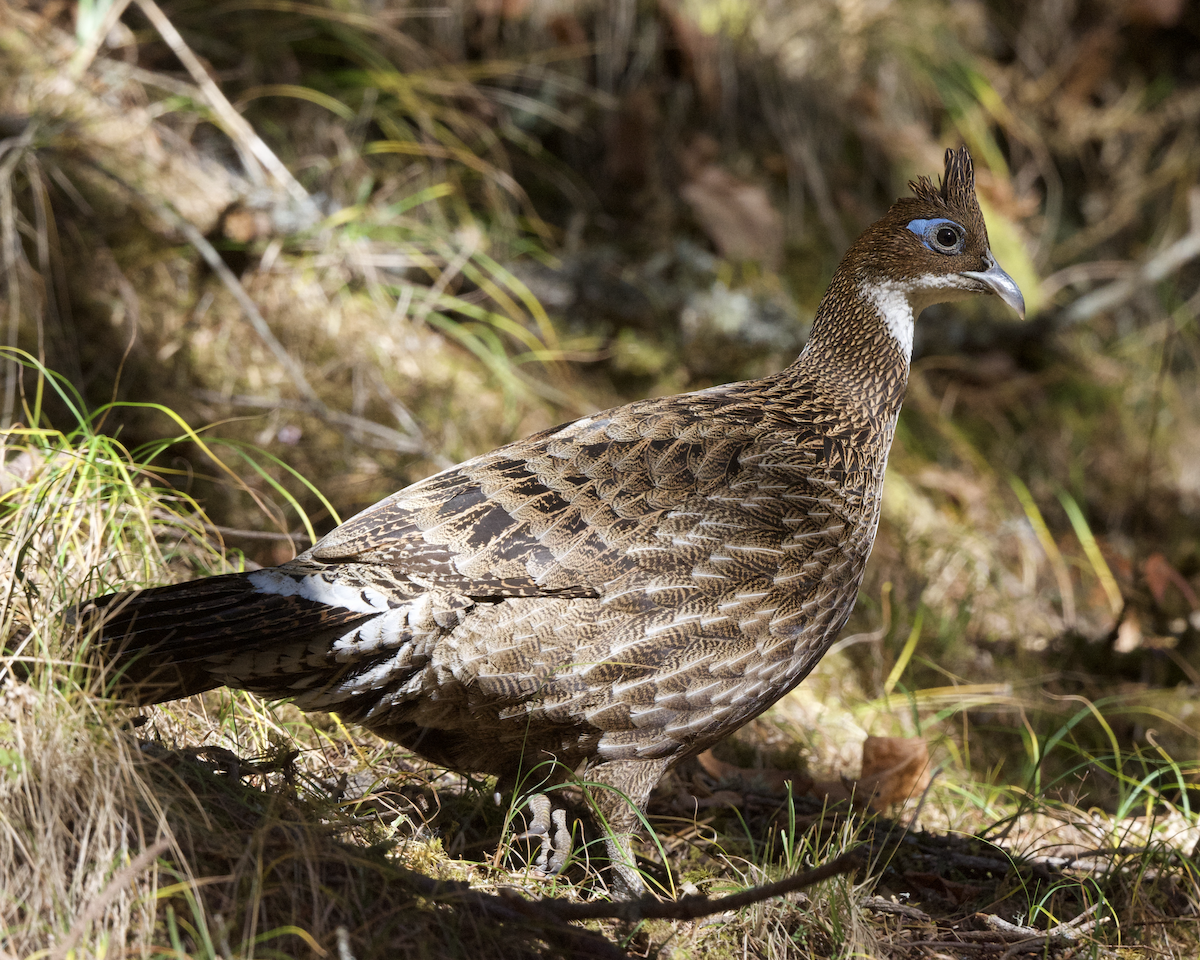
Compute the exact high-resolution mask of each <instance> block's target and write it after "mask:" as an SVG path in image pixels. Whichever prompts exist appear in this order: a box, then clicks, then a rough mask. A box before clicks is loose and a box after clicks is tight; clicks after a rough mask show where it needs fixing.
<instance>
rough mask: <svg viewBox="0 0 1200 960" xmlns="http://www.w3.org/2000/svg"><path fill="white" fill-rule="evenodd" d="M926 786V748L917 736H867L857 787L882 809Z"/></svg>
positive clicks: (927, 758) (927, 780)
mask: <svg viewBox="0 0 1200 960" xmlns="http://www.w3.org/2000/svg"><path fill="white" fill-rule="evenodd" d="M927 786H929V747H928V745H927V744H926V743H925V741H924V740H922V739H920V738H919V737H867V739H866V740H865V741H863V763H862V777H861V778H860V779H859V781H858V789H859V791H861V792H862V793H864V794H866V795H869V796H870V797H871V806H872V807H873V808H874V809H876V810H882V809H884V808H885V807H888V806H891V805H892V804H893V803H901V802H903V801H904V800H907V799H908V798H909V797H911V796H913V795H914V794H918V793H920V792H921V791H922V790H924V789H925V788H926V787H927Z"/></svg>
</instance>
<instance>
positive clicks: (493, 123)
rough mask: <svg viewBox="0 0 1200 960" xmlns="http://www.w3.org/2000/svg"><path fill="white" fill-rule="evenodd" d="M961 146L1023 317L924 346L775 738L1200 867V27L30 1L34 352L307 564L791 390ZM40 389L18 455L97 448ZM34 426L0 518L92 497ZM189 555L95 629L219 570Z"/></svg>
mask: <svg viewBox="0 0 1200 960" xmlns="http://www.w3.org/2000/svg"><path fill="white" fill-rule="evenodd" d="M959 143H965V144H966V145H967V146H968V147H969V148H970V150H971V151H972V153H973V155H974V157H975V162H976V169H977V173H978V181H979V183H978V186H979V193H980V199H981V202H982V204H983V205H984V211H985V215H986V217H987V220H988V225H989V231H990V233H991V238H992V246H993V249H994V250H995V252H996V254H997V257H998V259H999V260H1000V262H1001V263H1002V264H1003V265H1004V266H1005V267H1006V269H1007V270H1008V271H1009V272H1010V273H1011V274H1012V275H1013V276H1014V277H1015V278H1016V279H1017V281H1018V283H1019V284H1020V285H1021V287H1022V289H1023V291H1024V293H1025V297H1026V301H1027V303H1028V305H1029V308H1030V309H1029V314H1030V318H1029V320H1028V321H1027V322H1026V323H1024V324H1020V323H1017V322H1015V321H1013V320H1012V319H1011V318H1010V317H1008V316H1006V315H1005V312H1004V310H1003V308H1002V306H1001V305H1000V304H998V303H994V302H984V301H978V302H974V301H973V302H968V303H964V304H954V305H951V306H942V307H935V308H931V309H930V310H928V311H926V313H925V314H924V315H923V316H922V318H921V320H920V322H919V324H918V331H917V344H916V352H915V356H914V361H913V371H912V380H911V384H910V388H909V393H908V398H907V401H906V404H905V408H904V411H903V414H902V416H901V422H900V428H899V431H898V436H897V442H896V447H895V449H894V451H893V455H892V461H891V470H890V472H889V477H888V484H887V491H886V497H885V505H884V522H883V524H882V527H881V530H880V535H879V540H878V543H877V546H876V549H875V554H874V556H873V557H872V560H871V566H870V569H869V572H868V576H867V579H866V582H865V584H864V588H863V593H862V598H861V601H860V604H859V608H858V611H857V612H856V614H855V619H854V620H853V621H852V624H851V627H850V628H848V630H847V635H848V639H847V640H846V641H845V642H844V643H843V644H842V645H841V648H840V649H839V650H838V652H836V653H835V654H832V655H831V657H830V658H829V662H828V663H827V665H826V667H825V668H824V669H823V670H821V671H820V672H819V673H818V674H817V675H815V676H814V678H813V680H811V681H810V682H809V683H807V684H806V685H805V687H804V688H802V690H801V692H800V693H799V694H797V695H796V696H794V697H791V698H788V700H786V701H784V703H783V704H781V706H780V708H779V709H778V710H777V711H776V712H775V713H774V714H773V719H772V720H771V721H770V723H769V724H766V725H760V727H761V729H759V731H758V733H757V734H755V733H754V732H753V731H751V733H750V734H749V735H748V739H747V741H746V744H745V745H744V749H745V750H747V751H750V752H751V753H754V754H755V756H756V757H758V761H756V762H762V756H763V755H764V750H765V751H766V752H767V753H769V752H770V751H769V750H767V746H770V745H771V744H775V743H777V742H778V737H776V736H775V733H773V731H774V732H777V731H778V730H779V729H786V730H787V731H788V736H789V743H790V742H792V741H794V740H797V739H798V740H800V741H801V742H802V744H803V746H802V748H801V749H800V753H802V754H803V755H804V756H805V757H807V759H808V762H810V763H812V764H814V765H816V766H817V767H821V768H822V769H831V770H840V769H843V768H844V767H845V766H846V765H847V764H850V763H852V762H853V761H852V760H851V759H849V758H850V757H852V755H853V751H852V750H851V749H850V748H849V747H848V746H847V744H850V746H853V747H855V748H856V747H857V744H858V743H859V742H861V739H862V737H863V736H864V735H865V734H866V733H869V732H876V731H878V732H896V733H903V734H906V735H914V734H921V735H924V736H925V737H927V738H929V739H930V740H931V742H934V743H935V744H936V748H935V753H936V754H937V757H938V759H939V760H940V761H944V762H945V763H946V764H949V765H950V767H951V768H952V769H953V770H955V771H956V772H955V774H954V776H955V777H961V778H963V779H964V780H974V781H975V782H977V783H981V784H993V785H1003V786H1004V787H1005V788H1009V787H1017V788H1019V790H1018V793H1020V791H1029V792H1030V793H1031V794H1034V795H1036V796H1038V797H1039V798H1049V799H1050V800H1052V801H1053V802H1055V803H1060V804H1063V805H1065V806H1068V807H1070V808H1071V809H1072V810H1086V809H1088V808H1090V807H1093V806H1094V807H1095V808H1097V809H1102V810H1105V811H1108V812H1109V813H1111V812H1112V811H1114V810H1116V809H1118V808H1120V807H1121V805H1122V804H1123V803H1126V802H1127V801H1128V799H1129V797H1130V795H1131V794H1130V790H1129V785H1130V784H1131V783H1143V782H1145V783H1151V784H1153V785H1155V790H1156V791H1157V790H1158V788H1159V787H1162V790H1161V791H1159V792H1155V793H1154V794H1153V801H1152V804H1151V805H1152V806H1153V804H1157V803H1165V804H1167V807H1168V808H1169V809H1170V810H1171V811H1183V820H1182V823H1183V827H1182V829H1183V831H1184V832H1183V834H1181V837H1183V839H1178V846H1179V848H1180V849H1183V848H1185V847H1186V848H1187V849H1188V850H1191V849H1192V848H1193V846H1196V847H1197V848H1198V849H1200V832H1198V830H1197V827H1196V820H1195V816H1194V813H1193V812H1192V806H1191V805H1192V804H1194V803H1195V802H1196V801H1197V799H1200V791H1198V788H1197V784H1198V783H1200V775H1198V772H1197V771H1198V769H1200V766H1198V765H1200V719H1198V716H1200V715H1198V714H1197V707H1198V706H1200V599H1198V593H1200V328H1198V325H1197V318H1198V316H1200V7H1198V6H1197V5H1196V4H1187V3H1185V2H1184V0H1027V2H1017V3H999V2H990V3H989V2H981V0H903V2H901V0H449V2H447V3H437V4H426V3H424V2H420V3H418V2H416V0H413V2H411V3H410V2H404V0H317V2H293V0H228V2H219V3H213V2H198V0H160V2H159V3H158V4H155V3H153V2H150V0H145V2H142V0H134V2H132V3H124V2H110V0H88V2H80V3H78V4H76V3H67V2H61V0H46V2H33V0H28V2H11V0H10V2H4V3H0V254H2V268H3V280H2V282H3V286H4V292H5V299H4V301H3V304H2V305H0V306H2V307H3V316H2V317H0V328H2V329H3V331H4V334H3V335H4V338H5V342H6V344H7V345H8V346H9V347H14V348H20V349H22V350H24V351H26V352H27V353H28V354H29V355H31V356H33V357H36V358H37V359H38V360H39V361H41V362H42V363H44V365H45V366H46V367H47V368H49V369H50V370H53V371H57V372H58V373H59V374H61V375H62V377H63V378H64V379H65V381H66V382H67V383H69V384H70V385H72V387H73V388H74V390H76V391H78V394H79V395H80V397H81V398H82V401H83V402H84V403H85V404H86V405H87V406H88V407H89V408H90V409H92V410H100V411H102V416H99V417H98V418H96V419H94V420H93V426H94V427H95V428H96V429H97V430H99V431H101V432H103V433H105V434H108V435H109V436H113V437H117V438H118V439H119V441H120V443H121V444H123V445H124V447H125V448H126V449H128V450H140V451H142V452H143V453H145V452H146V451H149V455H148V456H149V460H150V463H151V465H152V467H153V470H154V471H155V476H156V478H158V479H160V480H162V481H163V482H169V483H170V485H171V486H172V487H173V489H175V490H176V491H178V492H179V494H180V495H182V496H185V497H191V498H195V500H197V501H199V502H200V503H201V504H202V505H203V507H204V509H205V511H206V513H207V517H208V519H209V521H211V523H210V525H209V527H208V528H207V529H208V536H209V537H210V538H214V539H216V540H218V541H220V542H222V543H224V544H225V545H227V546H228V547H230V548H231V549H232V550H233V551H234V553H235V554H236V553H237V552H240V553H242V554H244V555H245V557H246V559H247V562H250V563H262V564H268V563H275V562H280V561H282V560H284V559H287V558H288V557H290V556H291V555H293V553H294V552H295V551H296V550H297V549H303V548H304V546H306V545H307V542H308V539H309V538H311V536H313V535H319V534H320V533H322V532H324V531H326V530H328V529H329V528H331V527H332V526H333V525H334V524H335V523H336V522H337V521H338V518H339V517H341V518H345V517H347V516H349V515H350V514H352V513H354V512H355V511H357V510H359V509H361V508H363V507H365V506H367V505H369V504H371V503H373V502H374V501H376V500H377V499H379V498H381V497H383V496H385V495H387V494H389V493H391V492H393V491H394V490H396V489H399V488H400V487H402V486H404V485H405V484H407V483H409V482H412V481H413V480H416V479H419V478H420V477H422V476H425V475H426V474H428V473H431V472H433V471H435V470H437V469H440V468H442V467H444V466H446V465H449V464H451V463H454V462H457V461H458V460H461V459H464V458H466V457H469V456H471V455H474V454H477V453H481V452H484V451H486V450H488V449H490V448H492V447H493V446H495V445H497V444H500V443H503V442H505V441H508V440H512V439H516V438H518V437H520V436H522V435H525V434H527V433H529V432H531V431H533V430H537V429H541V428H544V427H547V426H550V425H552V424H554V423H556V422H559V421H562V420H566V419H570V418H573V417H575V416H578V415H581V414H583V413H586V412H590V411H594V410H597V409H601V408H603V407H606V406H610V405H613V404H616V403H621V402H625V401H628V400H631V399H635V398H637V397H641V396H647V395H651V394H661V393H670V392H677V391H681V390H688V389H696V388H701V387H704V386H707V385H710V384H713V383H720V382H724V381H728V380H732V379H740V378H745V377H749V376H755V375H759V374H762V373H765V372H768V371H771V370H775V369H778V368H779V367H781V366H783V365H785V364H786V363H788V362H790V361H791V359H792V358H793V357H794V356H795V354H796V353H797V351H798V350H799V348H800V347H801V346H802V344H803V341H804V337H805V333H806V329H807V326H808V324H809V322H810V321H811V318H812V315H813V312H814V310H815V308H816V305H817V303H818V301H819V298H820V296H821V293H822V292H823V290H824V287H825V284H826V283H827V281H828V278H829V277H830V275H831V274H832V271H833V269H834V268H835V266H836V264H837V262H838V260H839V257H840V255H841V253H842V252H843V250H844V248H845V247H846V245H847V243H848V242H849V241H850V240H851V239H853V238H854V237H855V236H856V235H857V234H858V232H859V231H860V230H861V229H863V228H864V227H865V226H867V225H868V224H869V223H871V222H872V221H873V220H874V219H876V218H877V217H878V216H879V215H881V214H882V213H883V212H884V211H885V210H886V208H887V207H888V205H889V204H890V203H891V201H892V200H894V199H895V198H896V197H897V196H900V195H902V194H904V193H905V192H906V190H907V188H906V186H905V184H906V181H907V180H909V179H911V178H915V177H916V176H919V175H936V174H937V173H938V172H940V170H941V168H942V160H941V157H942V153H943V151H944V150H945V148H946V147H947V146H955V145H957V144H959ZM10 356H11V357H12V358H13V359H9V360H8V361H7V362H6V365H5V367H4V370H3V371H2V374H3V396H2V398H0V402H2V404H3V409H2V410H0V415H2V418H3V422H4V424H5V425H16V426H17V427H22V426H23V427H24V428H35V427H46V426H50V425H61V424H62V423H63V422H64V421H65V420H69V419H70V417H71V416H72V412H71V411H70V410H69V409H68V405H67V404H66V402H65V401H64V400H63V399H62V398H61V397H59V396H58V395H56V394H54V392H53V391H49V392H46V391H43V392H42V393H39V390H40V389H42V388H41V386H40V385H39V383H40V382H39V380H38V379H37V376H36V371H35V370H34V369H33V368H31V367H28V366H23V365H22V364H20V363H18V362H17V360H16V359H15V356H16V355H15V354H13V355H10ZM63 396H66V394H64V395H63ZM114 401H118V403H117V404H116V405H112V406H108V405H109V404H112V403H113V402H114ZM165 410H171V411H174V412H175V413H176V414H177V416H178V420H174V419H172V418H171V417H170V416H168V415H167V413H165V412H164V411H165ZM180 423H183V424H187V425H190V426H191V428H193V429H194V430H195V431H198V432H197V433H191V434H190V435H189V434H188V432H187V431H185V430H183V429H182V428H181V426H180ZM60 429H66V428H65V427H61V426H60ZM24 436H25V435H24V434H22V433H20V430H19V429H17V430H14V431H12V432H10V433H9V434H8V448H7V449H8V453H7V455H6V460H5V471H6V473H5V476H6V477H7V478H8V479H7V480H6V481H5V490H6V491H12V490H14V489H21V488H22V487H23V485H28V484H29V483H30V482H32V480H34V479H36V476H37V473H38V471H39V470H43V469H44V468H45V464H46V463H49V462H51V461H50V460H49V459H46V460H38V459H37V458H32V459H30V458H28V457H27V458H26V459H24V460H22V459H20V455H21V454H23V453H27V452H28V451H27V450H26V448H25V447H24V446H22V444H23V443H25V440H24V439H21V438H22V437H24ZM209 438H214V439H218V438H219V440H220V443H219V444H218V445H210V444H208V443H207V440H208V439H209ZM221 464H223V465H224V466H223V467H222V466H221ZM231 475H234V476H236V477H237V478H238V481H237V482H233V481H231V480H230V479H229V478H230V476H231ZM301 478H304V479H301ZM305 481H307V482H305ZM9 502H10V503H11V502H12V501H11V498H10V501H9ZM166 536H167V539H168V540H169V539H170V536H171V535H170V534H167V535H166ZM194 539H195V537H194V536H193V535H192V534H189V535H188V536H187V537H177V539H176V540H175V541H172V543H173V544H174V545H170V544H168V546H167V547H166V548H165V549H164V553H163V563H162V564H160V565H157V566H155V565H146V564H142V565H141V566H140V567H139V566H138V565H137V564H134V563H130V562H128V558H125V557H123V556H121V555H119V553H118V554H114V555H112V556H109V557H102V558H99V559H96V560H94V562H92V563H91V565H90V566H88V567H87V568H86V569H84V570H81V571H80V572H79V575H78V576H77V577H76V578H75V580H74V581H73V583H74V587H75V588H77V590H78V593H77V594H76V595H75V596H74V597H73V598H70V597H68V598H66V600H71V599H74V600H77V599H80V598H81V597H82V596H85V595H88V594H91V593H97V592H102V591H104V590H107V589H110V588H118V587H124V586H130V585H137V584H139V583H147V582H151V581H155V582H157V581H161V580H163V579H166V578H170V577H174V578H183V577H186V576H191V575H196V574H199V573H203V572H208V571H209V570H210V569H213V566H212V564H213V563H214V562H215V563H216V564H217V566H218V567H219V565H220V563H221V562H224V561H219V562H218V561H213V560H212V559H211V557H209V556H208V555H207V554H203V553H202V552H199V551H197V550H196V549H194V548H193V547H192V544H193V542H194ZM7 549H8V547H7V546H6V550H7ZM14 569H16V565H14ZM18 579H19V578H18ZM66 600H64V602H66ZM6 616H7V614H6ZM910 640H911V641H914V642H915V646H914V645H913V643H910V642H909V641H910ZM764 744H765V745H767V746H764ZM1050 747H1054V748H1055V749H1056V750H1057V752H1055V751H1054V750H1051V749H1050ZM784 752H785V753H789V755H790V756H791V757H792V760H793V761H794V760H795V754H796V749H795V748H794V747H790V746H789V747H787V748H786V749H785V750H784ZM1098 757H1103V758H1104V759H1102V760H1098V759H1097V758H1098ZM1164 784H1165V786H1164ZM979 806H981V807H987V806H988V804H987V803H986V802H982V801H981V802H980V804H979ZM1188 831H1190V833H1189V832H1188ZM1191 903H1192V907H1191V909H1192V911H1193V914H1194V911H1195V904H1196V898H1195V894H1194V892H1193V894H1192V901H1191Z"/></svg>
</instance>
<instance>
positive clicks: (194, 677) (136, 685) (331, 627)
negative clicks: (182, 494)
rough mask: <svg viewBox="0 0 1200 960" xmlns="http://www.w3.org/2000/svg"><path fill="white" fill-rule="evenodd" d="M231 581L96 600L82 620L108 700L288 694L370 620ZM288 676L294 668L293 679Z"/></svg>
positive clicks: (228, 577)
mask: <svg viewBox="0 0 1200 960" xmlns="http://www.w3.org/2000/svg"><path fill="white" fill-rule="evenodd" d="M251 577H252V574H244V573H231V574H225V575H222V576H216V577H207V578H204V579H202V580H190V581H187V582H185V583H177V584H173V585H171V586H165V587H153V588H150V589H147V590H137V591H133V592H130V593H113V594H109V595H107V596H103V597H96V598H95V599H93V600H89V601H88V602H87V603H84V604H82V605H81V606H80V607H79V608H78V609H77V611H76V621H77V623H78V624H79V626H80V627H81V628H82V631H81V635H82V636H84V637H86V638H87V639H86V642H87V654H88V655H87V657H86V658H85V659H86V660H87V662H88V663H89V664H90V665H91V666H92V667H93V668H95V669H98V670H99V671H100V672H101V675H102V679H103V684H104V688H105V690H106V692H107V693H108V694H109V695H111V696H114V697H117V698H119V699H122V700H128V701H130V702H132V703H136V704H139V705H144V704H151V703H161V702H162V701H164V700H174V699H177V698H179V697H186V696H189V695H190V694H193V693H201V692H202V691H204V690H211V689H213V688H214V687H219V686H222V685H229V686H234V687H242V688H245V689H249V690H257V691H259V692H265V693H267V694H268V695H271V694H274V695H275V696H286V695H287V682H288V679H289V678H288V676H287V675H288V674H289V673H292V675H293V677H294V671H295V669H296V668H297V667H298V666H299V665H300V664H302V663H303V664H305V665H306V666H308V667H309V668H310V669H311V668H313V667H315V668H316V669H317V671H318V672H319V671H320V668H321V667H322V666H325V664H320V663H313V662H312V660H313V658H318V659H321V658H323V654H324V653H325V652H326V651H328V648H329V645H330V643H332V641H333V640H334V639H335V638H336V637H338V636H340V635H342V634H344V633H345V632H346V631H347V630H351V629H353V627H354V626H355V625H356V624H357V623H359V622H361V621H362V620H364V619H365V617H364V615H363V614H362V613H356V612H354V611H351V610H346V609H342V608H339V607H333V606H330V605H328V604H324V603H319V602H317V601H315V600H311V599H307V598H305V597H302V596H298V595H290V596H287V595H282V594H280V593H272V592H267V591H264V590H262V589H260V588H259V587H258V586H256V584H255V583H254V581H253V580H252V579H251ZM289 667H290V668H291V669H290V670H289Z"/></svg>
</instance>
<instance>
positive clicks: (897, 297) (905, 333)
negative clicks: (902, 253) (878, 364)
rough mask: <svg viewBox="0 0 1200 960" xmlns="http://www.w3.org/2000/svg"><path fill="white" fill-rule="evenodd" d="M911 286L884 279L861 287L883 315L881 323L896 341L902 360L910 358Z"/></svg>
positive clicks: (911, 338)
mask: <svg viewBox="0 0 1200 960" xmlns="http://www.w3.org/2000/svg"><path fill="white" fill-rule="evenodd" d="M911 292H912V288H911V287H910V286H909V285H908V284H906V283H895V282H893V281H887V280H885V281H884V282H882V283H871V284H867V286H866V287H865V288H864V289H863V293H865V294H866V296H867V299H868V300H870V301H871V303H873V304H875V307H876V309H877V310H878V311H879V315H880V316H881V317H883V325H884V326H885V327H887V332H888V333H890V334H891V335H892V339H893V340H895V341H896V346H898V347H899V348H900V353H901V355H902V356H903V357H904V362H905V363H908V362H910V361H911V360H912V350H913V331H914V327H915V326H916V324H915V319H916V318H915V317H914V316H913V308H912V304H911V303H910V302H909V295H910V293H911Z"/></svg>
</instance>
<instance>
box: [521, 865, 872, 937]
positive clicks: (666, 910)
mask: <svg viewBox="0 0 1200 960" xmlns="http://www.w3.org/2000/svg"><path fill="white" fill-rule="evenodd" d="M862 865H863V860H862V858H861V856H860V855H859V851H858V849H857V848H856V849H854V850H851V851H850V852H848V853H843V854H842V855H841V856H840V857H834V858H833V859H832V860H830V861H829V862H828V863H825V864H822V865H821V866H819V867H816V868H814V869H812V870H806V871H804V872H803V873H797V874H793V875H792V876H790V877H786V878H784V879H783V880H778V881H776V882H775V883H765V884H763V885H762V886H758V887H751V888H750V889H749V890H743V891H742V892H741V893H733V894H730V895H729V896H727V897H718V898H717V899H715V900H713V899H710V898H709V897H707V896H705V895H703V894H699V895H697V896H691V897H684V898H683V899H681V900H675V901H667V902H662V901H659V900H655V899H654V898H653V897H642V898H641V899H639V900H627V901H624V902H620V903H613V902H597V903H572V902H570V901H568V900H539V901H537V902H536V903H533V902H532V901H530V903H532V905H534V906H536V907H538V908H540V910H544V911H545V912H547V913H550V914H553V915H554V916H556V917H558V918H559V919H560V920H600V919H614V920H628V921H630V922H633V921H637V920H695V919H696V918H697V917H707V916H711V915H712V914H714V913H725V912H726V911H729V910H740V909H741V908H742V907H748V906H750V905H751V904H754V903H761V902H762V901H764V900H770V899H771V898H772V897H779V896H782V895H783V894H785V893H792V892H793V891H796V890H803V889H804V888H805V887H811V886H813V884H817V883H820V882H821V881H822V880H828V879H829V878H830V877H836V876H838V875H840V874H843V873H853V872H854V871H855V870H859V869H861V868H862Z"/></svg>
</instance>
